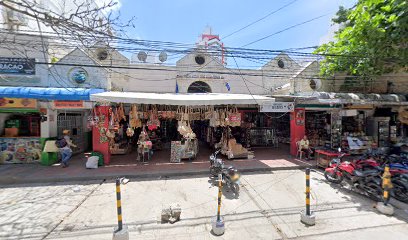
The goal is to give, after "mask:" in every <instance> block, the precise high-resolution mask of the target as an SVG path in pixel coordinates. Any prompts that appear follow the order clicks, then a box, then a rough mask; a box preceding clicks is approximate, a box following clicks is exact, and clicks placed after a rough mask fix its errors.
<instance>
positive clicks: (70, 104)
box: [54, 100, 84, 108]
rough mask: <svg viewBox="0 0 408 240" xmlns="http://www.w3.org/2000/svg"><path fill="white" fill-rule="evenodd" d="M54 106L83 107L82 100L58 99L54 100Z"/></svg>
mask: <svg viewBox="0 0 408 240" xmlns="http://www.w3.org/2000/svg"><path fill="white" fill-rule="evenodd" d="M54 108H84V101H82V100H79V101H60V100H54Z"/></svg>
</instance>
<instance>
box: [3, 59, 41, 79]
mask: <svg viewBox="0 0 408 240" xmlns="http://www.w3.org/2000/svg"><path fill="white" fill-rule="evenodd" d="M0 74H24V75H35V59H34V58H8V57H0Z"/></svg>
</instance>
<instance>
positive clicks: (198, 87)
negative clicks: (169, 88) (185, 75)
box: [187, 81, 211, 93]
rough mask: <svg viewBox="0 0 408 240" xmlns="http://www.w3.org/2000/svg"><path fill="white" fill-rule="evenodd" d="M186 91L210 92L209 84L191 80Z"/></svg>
mask: <svg viewBox="0 0 408 240" xmlns="http://www.w3.org/2000/svg"><path fill="white" fill-rule="evenodd" d="M187 92H188V93H210V92H211V88H210V86H209V85H208V84H207V83H205V82H202V81H197V82H193V83H192V84H191V85H190V86H189V87H188V90H187Z"/></svg>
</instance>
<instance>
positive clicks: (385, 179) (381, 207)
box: [376, 165, 394, 215]
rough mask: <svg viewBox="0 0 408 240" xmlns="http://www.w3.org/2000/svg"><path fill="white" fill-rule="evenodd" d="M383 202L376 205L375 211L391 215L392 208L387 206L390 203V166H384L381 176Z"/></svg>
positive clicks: (389, 205)
mask: <svg viewBox="0 0 408 240" xmlns="http://www.w3.org/2000/svg"><path fill="white" fill-rule="evenodd" d="M382 188H383V201H382V202H378V203H377V206H376V207H377V210H378V211H379V212H380V213H382V214H385V215H393V214H394V207H393V206H392V205H391V204H388V202H389V201H390V193H389V191H390V190H391V189H392V182H391V173H390V166H388V165H386V166H385V168H384V173H383V175H382Z"/></svg>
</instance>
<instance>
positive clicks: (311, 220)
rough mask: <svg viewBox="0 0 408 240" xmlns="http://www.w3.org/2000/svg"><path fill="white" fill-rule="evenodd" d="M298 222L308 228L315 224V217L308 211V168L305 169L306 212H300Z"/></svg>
mask: <svg viewBox="0 0 408 240" xmlns="http://www.w3.org/2000/svg"><path fill="white" fill-rule="evenodd" d="M300 221H301V222H302V223H304V224H306V225H308V226H313V225H315V223H316V216H315V214H314V213H313V212H312V211H311V210H310V168H306V211H303V210H302V211H301V212H300Z"/></svg>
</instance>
